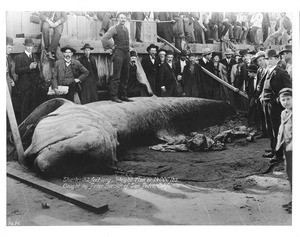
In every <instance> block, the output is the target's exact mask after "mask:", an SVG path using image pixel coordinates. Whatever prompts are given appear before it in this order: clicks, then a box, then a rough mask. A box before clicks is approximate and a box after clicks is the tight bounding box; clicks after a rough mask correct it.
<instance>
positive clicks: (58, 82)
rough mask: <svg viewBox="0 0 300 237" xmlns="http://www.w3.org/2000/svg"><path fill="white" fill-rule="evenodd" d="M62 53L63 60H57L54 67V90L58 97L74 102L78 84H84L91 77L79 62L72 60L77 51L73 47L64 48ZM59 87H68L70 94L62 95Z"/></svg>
mask: <svg viewBox="0 0 300 237" xmlns="http://www.w3.org/2000/svg"><path fill="white" fill-rule="evenodd" d="M61 52H62V53H63V58H62V59H59V60H57V61H56V62H55V64H54V67H53V75H52V89H53V90H54V91H55V94H56V95H57V96H59V97H62V98H65V99H67V100H70V101H72V102H74V95H75V92H76V90H77V88H78V85H77V83H80V82H82V81H83V80H84V79H85V78H86V77H87V76H88V75H89V71H88V70H87V69H86V68H85V67H84V66H83V65H82V64H81V63H80V62H79V61H78V60H75V59H72V55H73V54H74V53H75V52H76V50H75V49H73V48H72V47H71V46H69V45H66V46H64V47H62V48H61ZM58 86H68V93H67V94H65V95H60V92H59V90H58Z"/></svg>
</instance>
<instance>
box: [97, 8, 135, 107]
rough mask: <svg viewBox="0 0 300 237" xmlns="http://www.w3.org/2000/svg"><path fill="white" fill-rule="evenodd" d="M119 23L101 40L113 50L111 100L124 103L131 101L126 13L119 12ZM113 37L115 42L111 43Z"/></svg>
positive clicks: (105, 48)
mask: <svg viewBox="0 0 300 237" xmlns="http://www.w3.org/2000/svg"><path fill="white" fill-rule="evenodd" d="M117 19H118V24H117V25H115V26H112V27H111V28H110V29H109V30H108V31H107V32H106V33H105V35H104V36H103V38H102V39H101V42H102V44H103V48H104V50H108V49H111V50H112V52H113V53H112V62H113V75H112V77H111V81H110V83H111V85H110V98H111V101H114V102H116V103H122V101H126V102H131V101H132V100H130V99H128V97H127V89H126V87H127V82H128V76H129V60H130V56H129V33H128V29H127V28H126V27H125V23H126V14H125V13H124V12H119V13H118V14H117ZM111 39H113V41H114V44H112V43H111V41H110V40H111Z"/></svg>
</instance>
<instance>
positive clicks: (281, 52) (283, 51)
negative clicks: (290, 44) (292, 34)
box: [279, 50, 292, 55]
mask: <svg viewBox="0 0 300 237" xmlns="http://www.w3.org/2000/svg"><path fill="white" fill-rule="evenodd" d="M285 52H291V53H292V50H282V51H280V52H279V55H281V54H283V53H285Z"/></svg>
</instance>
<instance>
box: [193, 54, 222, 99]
mask: <svg viewBox="0 0 300 237" xmlns="http://www.w3.org/2000/svg"><path fill="white" fill-rule="evenodd" d="M211 58H212V51H211V49H209V48H205V49H204V51H203V55H202V58H201V59H200V60H199V64H200V66H202V67H203V68H205V69H206V70H208V71H210V72H211V73H213V67H214V65H213V63H212V61H211ZM200 79H201V81H200V82H198V86H199V88H198V92H199V97H200V98H206V99H213V88H214V84H215V83H218V82H215V81H213V80H214V79H212V78H211V76H209V75H207V74H206V73H205V72H204V71H202V76H201V77H200Z"/></svg>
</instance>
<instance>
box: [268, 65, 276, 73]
mask: <svg viewBox="0 0 300 237" xmlns="http://www.w3.org/2000/svg"><path fill="white" fill-rule="evenodd" d="M276 66H277V65H275V66H272V67H270V68H269V73H271V72H272V71H273V70H274V69H275V67H276Z"/></svg>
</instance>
